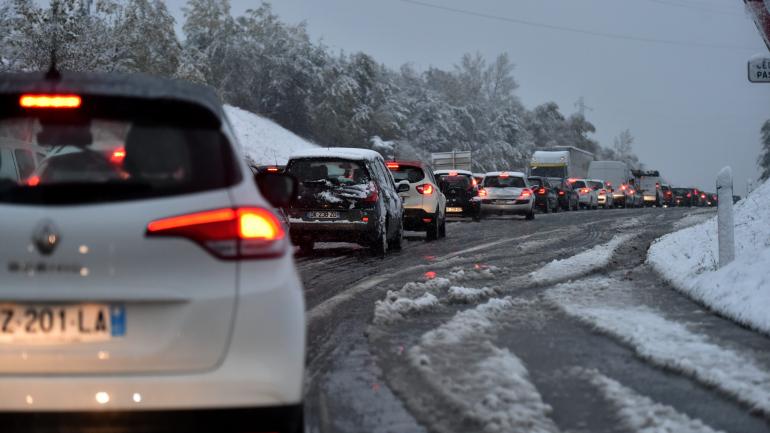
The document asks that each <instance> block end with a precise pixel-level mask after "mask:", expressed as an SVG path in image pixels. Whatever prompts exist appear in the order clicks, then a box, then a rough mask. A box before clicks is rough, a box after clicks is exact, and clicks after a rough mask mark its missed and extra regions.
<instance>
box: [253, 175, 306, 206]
mask: <svg viewBox="0 0 770 433" xmlns="http://www.w3.org/2000/svg"><path fill="white" fill-rule="evenodd" d="M254 181H255V182H256V184H257V188H259V192H260V193H261V194H262V196H263V197H265V199H266V200H267V201H268V203H270V204H271V205H273V207H277V208H282V207H287V206H289V205H290V204H291V203H292V202H293V201H294V195H295V194H296V192H297V179H295V178H294V176H291V175H288V174H286V173H257V174H256V175H254Z"/></svg>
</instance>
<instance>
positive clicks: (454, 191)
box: [434, 170, 481, 221]
mask: <svg viewBox="0 0 770 433" xmlns="http://www.w3.org/2000/svg"><path fill="white" fill-rule="evenodd" d="M434 174H435V176H436V178H437V179H438V183H439V188H441V192H443V193H444V196H446V214H447V216H452V215H455V216H463V217H471V218H473V220H474V221H479V220H480V219H481V218H480V215H481V201H479V200H478V196H479V187H478V183H477V182H478V181H477V180H476V178H475V177H474V176H473V173H471V172H470V171H466V170H436V171H435V172H434Z"/></svg>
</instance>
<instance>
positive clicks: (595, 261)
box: [530, 233, 636, 284]
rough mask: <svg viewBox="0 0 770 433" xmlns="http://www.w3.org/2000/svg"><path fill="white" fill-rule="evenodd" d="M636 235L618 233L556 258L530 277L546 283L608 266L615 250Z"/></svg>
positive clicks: (567, 278) (537, 281)
mask: <svg viewBox="0 0 770 433" xmlns="http://www.w3.org/2000/svg"><path fill="white" fill-rule="evenodd" d="M634 236H636V234H633V233H627V234H622V235H617V236H615V237H614V238H612V239H611V240H610V241H609V242H607V243H605V244H601V245H597V246H595V247H593V248H591V249H590V250H587V251H583V252H582V253H580V254H577V255H574V256H572V257H568V258H566V259H563V260H554V261H552V262H551V263H548V264H547V265H545V266H543V267H542V268H541V269H539V270H537V271H535V272H532V273H531V274H530V277H531V278H532V280H534V281H535V282H536V283H539V284H544V283H554V282H557V281H564V280H569V279H571V278H575V277H579V276H582V275H586V274H588V273H590V272H593V271H595V270H597V269H601V268H603V267H605V266H607V265H608V264H609V263H610V259H612V255H613V254H615V251H616V250H617V249H618V248H619V247H620V246H621V245H623V244H624V243H625V242H627V241H629V240H630V239H631V238H633V237H634Z"/></svg>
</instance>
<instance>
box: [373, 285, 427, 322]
mask: <svg viewBox="0 0 770 433" xmlns="http://www.w3.org/2000/svg"><path fill="white" fill-rule="evenodd" d="M438 304H439V302H438V298H437V297H436V296H434V295H433V294H431V293H425V294H423V295H422V296H420V297H418V298H415V299H410V298H404V297H400V296H398V292H394V291H390V290H389V291H388V294H387V295H386V296H385V299H384V300H382V301H377V302H376V303H375V307H374V323H375V324H378V325H380V324H385V323H393V322H397V321H399V320H401V319H403V318H404V317H406V316H408V315H410V314H414V313H416V312H422V311H426V310H430V309H432V308H435V307H436V306H438Z"/></svg>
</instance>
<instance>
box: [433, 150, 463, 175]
mask: <svg viewBox="0 0 770 433" xmlns="http://www.w3.org/2000/svg"><path fill="white" fill-rule="evenodd" d="M430 162H431V165H432V166H433V171H436V170H467V171H471V166H472V165H473V159H472V158H471V151H470V150H459V151H458V150H453V151H451V152H436V153H431V154H430Z"/></svg>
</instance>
